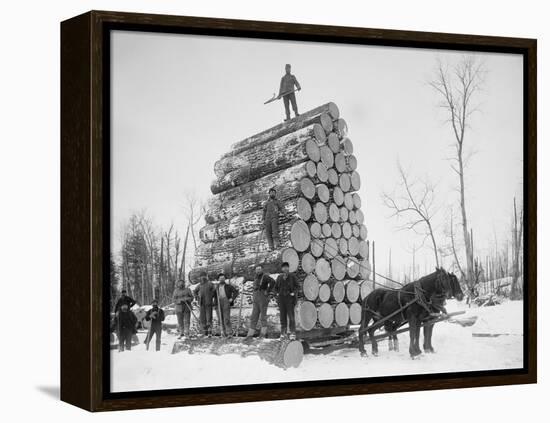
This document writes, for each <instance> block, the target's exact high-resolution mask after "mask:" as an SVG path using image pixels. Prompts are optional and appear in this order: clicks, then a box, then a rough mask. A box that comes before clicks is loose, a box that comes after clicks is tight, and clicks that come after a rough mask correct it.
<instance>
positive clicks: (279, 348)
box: [172, 338, 304, 369]
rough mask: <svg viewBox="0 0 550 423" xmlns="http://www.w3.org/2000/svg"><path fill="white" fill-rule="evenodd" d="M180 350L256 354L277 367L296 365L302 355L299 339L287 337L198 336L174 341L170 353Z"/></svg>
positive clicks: (301, 358) (243, 355)
mask: <svg viewBox="0 0 550 423" xmlns="http://www.w3.org/2000/svg"><path fill="white" fill-rule="evenodd" d="M180 352H187V353H189V354H193V353H209V354H214V355H222V354H240V355H241V356H242V357H248V356H252V355H255V356H258V357H260V358H261V359H262V360H265V361H267V362H268V363H269V364H273V365H275V366H277V367H281V368H283V369H287V368H290V367H298V366H299V365H300V363H301V362H302V360H303V357H304V349H303V346H302V343H301V342H300V341H291V340H289V339H263V340H252V341H245V340H244V339H243V338H232V339H227V338H198V339H185V340H180V341H176V342H175V343H174V346H173V348H172V354H177V353H180Z"/></svg>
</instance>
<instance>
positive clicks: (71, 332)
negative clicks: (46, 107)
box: [61, 11, 537, 411]
mask: <svg viewBox="0 0 550 423" xmlns="http://www.w3.org/2000/svg"><path fill="white" fill-rule="evenodd" d="M536 105H537V103H536V40H532V39H521V38H505V37H492V36H477V35H457V34H440V33H425V32H410V31H396V30H381V29H365V28H351V27H334V26H318V25H302V24H288V23H280V22H256V21H240V20H227V19H213V18H198V17H184V16H165V15H149V14H133V13H120V12H98V11H92V12H88V13H86V14H83V15H80V16H77V17H75V18H72V19H69V20H67V21H64V22H62V23H61V198H62V204H61V213H62V214H61V278H62V280H61V307H62V308H61V399H62V400H63V401H66V402H69V403H71V404H74V405H77V406H79V407H82V408H84V409H87V410H90V411H103V410H122V409H131V408H148V407H165V406H182V405H194V404H214V403H230V402H243V401H265V400H277V399H291V398H310V397H321V396H337V395H357V394H369V393H385V392H398V391H411V390H426V389H446V388H460V387H477V386H491V385H504V384H523V383H535V382H536V374H537V370H536V352H537V340H536V324H537V321H536V292H537V289H536V249H537V244H536V222H537V220H536V219H537V217H536V206H537V204H536V187H537V185H536V184H537V181H536V176H537V174H536V150H537V145H536Z"/></svg>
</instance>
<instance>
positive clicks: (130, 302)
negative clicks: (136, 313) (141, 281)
mask: <svg viewBox="0 0 550 423" xmlns="http://www.w3.org/2000/svg"><path fill="white" fill-rule="evenodd" d="M122 304H126V305H127V306H128V310H129V309H131V308H132V307H133V306H134V305H135V304H136V300H134V299H133V298H132V297H130V296H128V295H127V291H126V290H125V289H123V290H122V291H121V292H120V298H119V299H118V300H117V302H116V304H115V313H118V312H119V310H120V308H121V306H122Z"/></svg>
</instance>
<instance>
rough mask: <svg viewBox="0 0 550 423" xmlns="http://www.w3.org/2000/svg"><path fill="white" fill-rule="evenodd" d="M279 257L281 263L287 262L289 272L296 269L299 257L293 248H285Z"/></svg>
mask: <svg viewBox="0 0 550 423" xmlns="http://www.w3.org/2000/svg"><path fill="white" fill-rule="evenodd" d="M281 259H282V262H283V263H284V262H287V263H288V266H289V271H290V272H295V271H296V270H298V264H299V263H300V259H299V257H298V253H297V252H296V250H295V249H294V248H285V249H284V250H283V252H282V253H281Z"/></svg>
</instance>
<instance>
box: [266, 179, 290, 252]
mask: <svg viewBox="0 0 550 423" xmlns="http://www.w3.org/2000/svg"><path fill="white" fill-rule="evenodd" d="M279 213H282V214H284V215H286V212H285V209H284V208H283V205H282V204H281V202H280V201H279V200H277V191H276V190H275V188H270V189H269V198H268V199H267V201H266V202H265V204H264V213H263V219H264V226H265V236H266V237H267V243H268V245H269V249H270V250H275V249H277V248H279Z"/></svg>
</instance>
